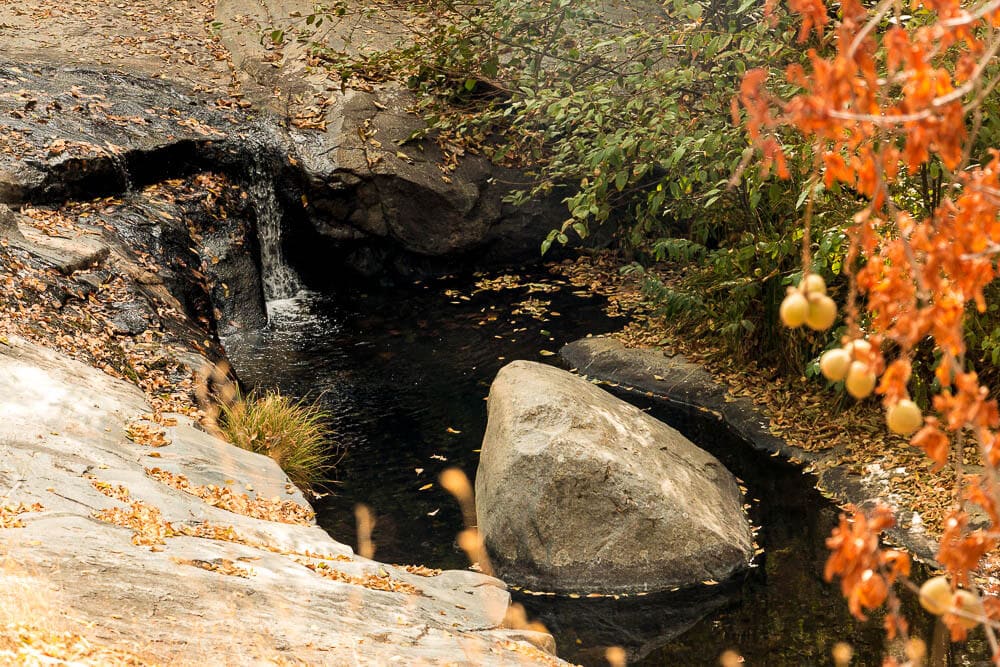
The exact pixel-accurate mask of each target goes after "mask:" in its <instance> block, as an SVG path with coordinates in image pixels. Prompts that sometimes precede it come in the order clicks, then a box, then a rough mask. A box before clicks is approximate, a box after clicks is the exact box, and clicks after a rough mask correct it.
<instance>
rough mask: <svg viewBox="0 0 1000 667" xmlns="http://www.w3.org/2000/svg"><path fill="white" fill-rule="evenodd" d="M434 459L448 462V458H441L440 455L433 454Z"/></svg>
mask: <svg viewBox="0 0 1000 667" xmlns="http://www.w3.org/2000/svg"><path fill="white" fill-rule="evenodd" d="M431 458H432V459H437V460H438V461H447V460H448V457H447V456H441V455H440V454H431Z"/></svg>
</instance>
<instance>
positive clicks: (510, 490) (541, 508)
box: [476, 361, 754, 594]
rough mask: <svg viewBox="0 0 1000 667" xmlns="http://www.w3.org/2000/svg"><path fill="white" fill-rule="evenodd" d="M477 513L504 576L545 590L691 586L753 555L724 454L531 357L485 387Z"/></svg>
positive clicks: (741, 565) (739, 566)
mask: <svg viewBox="0 0 1000 667" xmlns="http://www.w3.org/2000/svg"><path fill="white" fill-rule="evenodd" d="M476 514H477V518H478V525H479V529H480V531H481V532H482V535H483V539H484V541H485V544H486V549H487V551H488V552H489V555H490V557H491V560H492V562H493V564H494V567H495V568H496V571H497V572H498V573H499V574H500V576H501V577H503V578H504V580H506V581H508V582H511V583H514V584H517V585H521V586H524V587H526V588H530V589H532V590H538V591H553V592H556V593H585V594H586V593H605V594H619V593H637V592H656V591H664V590H670V589H672V588H676V587H690V586H694V585H696V584H699V583H701V582H702V581H705V580H709V579H714V580H717V581H722V580H725V579H727V578H728V577H730V576H732V575H733V574H734V573H736V572H739V571H741V570H743V569H746V567H747V566H748V565H749V563H750V560H751V559H752V557H753V552H754V542H753V536H752V535H751V532H750V526H749V523H748V521H747V517H746V514H745V513H744V510H743V500H742V495H741V493H740V490H739V488H738V486H737V484H736V480H735V478H734V477H733V476H732V474H731V473H730V472H729V471H728V470H726V468H725V467H724V466H723V465H722V464H721V463H720V462H719V461H718V459H716V458H715V457H714V456H712V455H711V454H709V453H708V452H706V451H704V450H702V449H700V448H698V447H697V446H695V445H694V444H693V443H692V442H691V441H689V440H688V439H687V438H685V437H684V436H683V435H681V434H680V433H678V432H677V431H675V430H674V429H673V428H671V427H670V426H667V425H666V424H664V423H662V422H660V421H657V420H656V419H654V418H652V417H650V416H649V415H647V414H646V413H644V412H643V411H641V410H639V409H638V408H636V407H634V406H632V405H629V404H628V403H625V402H624V401H621V400H619V399H618V398H615V397H614V396H612V395H611V394H608V393H607V392H604V391H602V390H601V389H599V388H597V387H595V386H594V385H592V384H591V383H589V382H587V381H586V380H584V379H582V378H580V377H578V376H575V375H573V374H571V373H567V372H566V371H563V370H560V369H557V368H553V367H551V366H546V365H543V364H538V363H534V362H528V361H515V362H513V363H511V364H508V365H507V366H505V367H504V368H503V369H501V371H500V373H499V374H498V375H497V378H496V380H494V382H493V385H492V387H491V388H490V395H489V421H488V424H487V428H486V435H485V437H484V438H483V448H482V454H481V457H480V461H479V469H478V471H477V474H476Z"/></svg>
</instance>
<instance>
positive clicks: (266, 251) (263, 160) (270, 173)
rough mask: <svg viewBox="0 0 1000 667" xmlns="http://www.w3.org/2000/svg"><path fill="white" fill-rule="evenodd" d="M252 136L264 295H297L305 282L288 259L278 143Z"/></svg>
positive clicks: (251, 187) (252, 185) (252, 192)
mask: <svg viewBox="0 0 1000 667" xmlns="http://www.w3.org/2000/svg"><path fill="white" fill-rule="evenodd" d="M248 139H250V142H249V143H250V146H249V150H248V151H247V183H246V189H247V194H248V195H249V196H250V200H251V201H252V202H253V205H254V209H255V210H256V213H257V240H258V242H259V243H260V271H261V278H262V280H263V282H264V299H265V300H267V301H274V300H277V299H287V298H289V297H292V296H295V294H297V293H298V292H299V290H301V289H302V283H301V282H300V281H299V277H298V276H297V275H296V273H295V271H294V270H293V269H292V267H291V266H289V264H288V261H287V260H286V259H285V252H284V249H283V248H282V241H283V239H284V234H283V226H282V214H281V206H280V205H279V204H278V196H277V193H276V192H275V187H274V183H275V169H274V166H273V165H274V162H273V160H276V159H277V156H276V154H275V151H274V149H273V146H274V143H272V142H269V141H268V140H267V138H265V137H261V136H255V137H248Z"/></svg>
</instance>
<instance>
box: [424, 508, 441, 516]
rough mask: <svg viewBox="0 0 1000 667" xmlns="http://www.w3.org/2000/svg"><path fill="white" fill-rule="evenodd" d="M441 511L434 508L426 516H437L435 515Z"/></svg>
mask: <svg viewBox="0 0 1000 667" xmlns="http://www.w3.org/2000/svg"><path fill="white" fill-rule="evenodd" d="M440 511H441V508H440V507H435V508H434V511H433V512H428V513H427V516H437V513H438V512H440Z"/></svg>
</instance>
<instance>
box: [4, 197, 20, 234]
mask: <svg viewBox="0 0 1000 667" xmlns="http://www.w3.org/2000/svg"><path fill="white" fill-rule="evenodd" d="M17 219H18V215H17V214H16V213H14V211H12V210H10V207H9V206H5V205H3V204H0V239H2V238H17V239H21V238H23V237H22V236H21V231H20V230H19V229H18V228H17Z"/></svg>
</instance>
